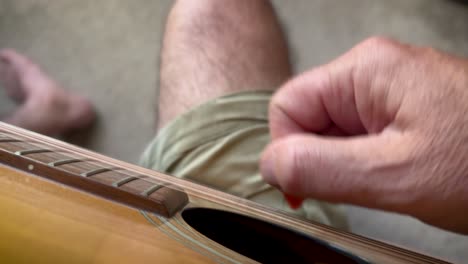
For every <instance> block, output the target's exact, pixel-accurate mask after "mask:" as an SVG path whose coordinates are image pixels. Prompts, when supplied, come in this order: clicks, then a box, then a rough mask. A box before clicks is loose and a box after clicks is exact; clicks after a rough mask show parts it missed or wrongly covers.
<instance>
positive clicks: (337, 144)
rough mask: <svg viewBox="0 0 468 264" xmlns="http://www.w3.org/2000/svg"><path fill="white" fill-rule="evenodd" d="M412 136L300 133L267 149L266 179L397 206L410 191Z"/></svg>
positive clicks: (339, 198) (306, 194)
mask: <svg viewBox="0 0 468 264" xmlns="http://www.w3.org/2000/svg"><path fill="white" fill-rule="evenodd" d="M410 144H411V140H409V139H408V138H407V137H403V136H402V135H401V134H400V133H399V132H397V131H387V130H384V131H383V132H382V133H380V134H374V135H367V136H359V137H348V138H337V137H324V136H318V135H311V134H307V135H306V134H296V135H293V136H287V137H284V138H281V139H278V140H275V141H273V143H271V144H270V145H269V146H268V147H267V148H266V149H265V151H264V152H263V154H262V158H261V163H260V169H261V172H262V175H263V177H264V179H265V180H266V181H267V182H269V183H270V184H272V185H274V186H277V187H279V188H280V189H281V190H282V191H283V192H285V193H287V194H290V195H293V196H296V197H302V198H315V199H320V200H326V201H329V202H339V203H351V204H356V205H361V206H366V207H373V208H381V209H387V210H392V209H393V210H395V209H398V208H400V209H401V208H402V206H403V203H404V202H405V201H400V200H398V199H401V197H403V196H404V197H408V196H407V195H406V196H405V195H398V192H402V191H405V190H407V188H406V187H407V186H405V184H406V183H405V182H404V179H405V177H404V176H405V174H407V173H408V172H409V170H410V169H411V166H410V165H411V162H410V160H411V157H410V153H411V152H410Z"/></svg>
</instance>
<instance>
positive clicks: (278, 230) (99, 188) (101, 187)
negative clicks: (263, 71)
mask: <svg viewBox="0 0 468 264" xmlns="http://www.w3.org/2000/svg"><path fill="white" fill-rule="evenodd" d="M0 161H1V164H0V212H1V217H0V263H259V262H260V263H317V264H318V263H344V264H346V263H446V262H443V261H441V260H437V259H434V258H432V257H428V256H424V255H421V254H418V253H415V252H411V251H409V250H405V249H402V248H399V247H396V246H392V245H387V244H384V243H382V242H378V241H374V240H371V239H368V238H364V237H360V236H357V235H354V234H351V233H347V232H343V231H339V230H336V229H333V228H331V227H328V226H325V225H320V224H316V223H311V222H308V221H304V220H301V219H298V218H295V217H293V216H291V215H289V214H287V213H284V212H281V211H279V210H275V209H273V208H270V207H266V206H263V205H260V204H257V203H254V202H251V201H248V200H245V199H241V198H238V197H235V196H232V195H229V194H226V193H223V192H220V191H217V190H214V189H210V188H208V187H205V186H201V185H198V184H196V183H193V182H189V181H185V180H183V179H179V178H176V177H172V176H169V175H165V174H162V173H158V172H155V171H152V170H148V169H145V168H141V167H139V166H136V165H132V164H129V163H125V162H122V161H118V160H115V159H112V158H109V157H105V156H103V155H100V154H97V153H94V152H91V151H88V150H84V149H81V148H78V147H76V146H72V145H70V144H66V143H64V142H61V141H59V140H56V139H52V138H48V137H45V136H42V135H39V134H36V133H33V132H29V131H26V130H23V129H20V128H17V127H14V126H11V125H7V124H4V123H0Z"/></svg>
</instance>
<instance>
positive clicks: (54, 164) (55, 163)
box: [47, 158, 89, 167]
mask: <svg viewBox="0 0 468 264" xmlns="http://www.w3.org/2000/svg"><path fill="white" fill-rule="evenodd" d="M85 161H89V159H84V158H82V159H74V158H71V159H62V160H57V161H52V162H49V163H48V164H47V165H49V166H51V167H58V166H61V165H66V164H70V163H77V162H85Z"/></svg>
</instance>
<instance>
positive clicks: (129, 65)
mask: <svg viewBox="0 0 468 264" xmlns="http://www.w3.org/2000/svg"><path fill="white" fill-rule="evenodd" d="M274 2H275V4H276V6H277V8H278V11H279V13H280V16H281V18H282V21H283V22H284V25H285V27H286V28H287V32H288V35H289V37H290V41H291V44H292V48H293V53H294V56H293V57H294V65H295V66H296V69H297V71H302V70H305V69H307V68H310V67H312V66H314V65H318V64H321V63H324V62H327V61H328V60H330V59H332V58H334V57H336V56H338V55H339V54H341V53H342V52H344V51H346V50H347V49H349V48H350V47H352V46H353V45H354V44H356V43H357V42H359V41H361V40H363V39H364V38H366V37H368V36H371V35H374V34H379V35H387V36H393V37H396V38H398V39H400V40H403V41H406V42H410V43H414V44H420V45H431V46H435V47H437V48H440V49H444V50H447V51H450V52H453V53H456V54H459V55H464V56H468V8H466V7H462V6H459V5H457V4H455V3H454V2H451V1H448V0H393V1H384V0H353V1H339V0H295V1H281V0H277V1H274ZM170 4H171V1H167V0H165V1H157V0H153V1H149V0H141V1H115V0H101V1H91V0H60V1H56V0H0V47H11V48H15V49H18V50H20V51H22V52H24V53H26V54H27V55H29V56H31V57H32V58H33V59H34V60H36V61H38V62H40V63H41V64H42V65H43V66H44V67H45V69H46V70H47V71H48V72H49V73H50V74H51V75H53V76H55V77H56V78H57V79H58V80H60V81H61V82H62V83H63V84H64V85H65V86H66V87H68V88H69V89H72V90H75V91H78V92H80V93H82V94H85V95H87V96H89V97H90V98H92V100H93V101H94V103H95V104H96V106H97V110H98V112H99V117H100V118H99V122H98V124H97V125H96V127H95V128H94V130H93V131H92V133H90V134H89V135H87V136H85V137H83V136H81V137H79V138H78V137H75V138H74V142H77V143H80V144H83V145H85V146H86V147H89V148H91V149H94V150H97V151H99V152H102V153H105V154H108V155H110V156H113V157H116V158H119V159H123V160H127V161H132V162H134V161H136V160H137V158H138V155H139V153H140V152H141V150H142V149H143V147H144V146H145V144H146V143H147V142H148V140H150V139H151V137H152V136H153V134H154V129H153V127H154V121H155V117H154V116H155V115H154V112H155V110H154V109H155V106H156V83H157V74H156V73H157V68H158V64H157V57H158V55H157V51H158V50H159V47H160V40H161V33H162V28H163V21H164V18H165V16H166V13H167V10H168V8H169V6H170ZM0 100H1V103H0V113H5V112H6V111H8V110H9V109H11V107H12V104H11V103H10V102H8V100H7V99H6V98H5V96H4V95H0ZM349 212H350V219H351V224H352V227H353V230H354V231H355V232H357V233H360V234H365V235H368V236H371V237H375V238H378V239H384V240H389V241H392V242H394V243H398V244H403V245H406V246H408V247H411V248H413V249H417V250H420V251H423V252H426V253H428V254H433V255H436V256H440V257H444V258H447V259H450V260H453V261H458V262H460V263H463V262H468V239H467V238H466V237H463V236H457V235H454V234H450V233H447V232H443V231H439V230H436V229H434V228H431V227H427V226H426V225H423V224H421V223H419V222H418V221H416V220H413V219H410V218H406V217H401V216H397V215H390V214H386V213H381V212H374V211H370V210H365V209H359V208H352V207H350V208H349Z"/></svg>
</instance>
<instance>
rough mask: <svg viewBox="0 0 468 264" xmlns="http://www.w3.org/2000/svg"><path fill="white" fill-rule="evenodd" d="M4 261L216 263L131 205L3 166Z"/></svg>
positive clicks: (0, 247)
mask: <svg viewBox="0 0 468 264" xmlns="http://www.w3.org/2000/svg"><path fill="white" fill-rule="evenodd" d="M0 194H1V196H0V211H1V212H2V217H1V218H0V234H1V239H0V258H1V259H2V260H1V262H2V263H130V262H132V263H150V262H152V263H212V262H213V261H212V260H210V258H208V257H206V256H203V255H201V254H200V253H198V252H196V251H194V250H191V249H189V248H188V247H186V246H184V245H183V244H181V243H179V242H177V241H176V240H174V239H172V238H171V237H169V236H167V235H165V234H164V233H163V232H162V231H161V230H159V229H158V227H157V226H154V225H153V224H151V223H150V222H149V221H148V220H147V219H146V218H145V217H143V215H142V214H141V213H140V212H139V211H138V210H135V209H133V208H130V207H127V206H124V205H121V204H118V203H114V202H111V201H108V200H105V199H102V198H99V197H96V196H93V195H89V194H87V193H84V192H80V191H77V190H74V189H71V188H69V187H67V186H63V185H59V184H56V183H53V182H51V181H48V180H44V179H41V178H39V177H36V176H33V175H28V174H26V173H24V172H20V171H17V170H14V169H12V168H9V167H5V166H0Z"/></svg>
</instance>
